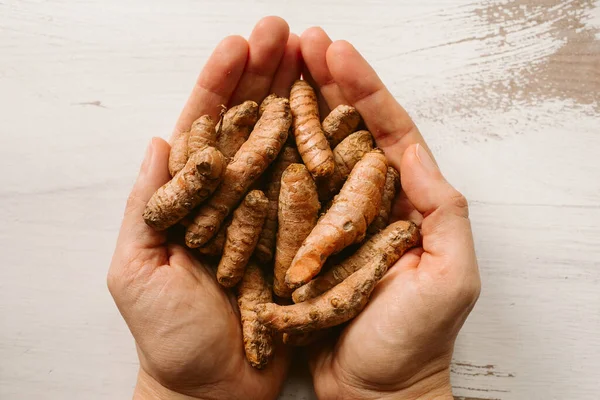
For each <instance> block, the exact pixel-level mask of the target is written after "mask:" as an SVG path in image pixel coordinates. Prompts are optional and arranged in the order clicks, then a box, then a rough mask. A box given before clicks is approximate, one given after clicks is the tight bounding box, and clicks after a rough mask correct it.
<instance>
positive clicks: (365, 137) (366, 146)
mask: <svg viewBox="0 0 600 400" xmlns="http://www.w3.org/2000/svg"><path fill="white" fill-rule="evenodd" d="M371 150H373V136H371V133H370V132H369V131H358V132H354V133H353V134H351V135H350V136H348V137H347V138H345V139H344V140H342V142H341V143H340V144H338V145H337V146H336V147H335V149H333V158H334V160H335V169H334V171H333V174H332V175H331V176H330V177H329V178H328V179H323V180H321V181H319V183H318V187H319V200H320V201H321V202H326V201H327V200H329V199H331V198H332V197H333V196H334V195H336V194H337V193H338V192H339V191H340V189H341V187H342V186H343V185H344V182H345V181H346V179H347V178H348V175H350V171H352V168H354V166H355V165H356V163H357V162H358V161H360V159H361V158H363V156H364V155H365V154H366V153H368V152H369V151H371Z"/></svg>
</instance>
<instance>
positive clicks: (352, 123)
mask: <svg viewBox="0 0 600 400" xmlns="http://www.w3.org/2000/svg"><path fill="white" fill-rule="evenodd" d="M358 124H360V114H359V113H358V111H357V110H356V108H354V107H352V106H348V105H345V104H340V105H339V106H337V107H336V108H334V109H333V110H332V111H331V112H330V113H329V115H328V116H327V117H325V119H324V120H323V132H325V137H326V138H327V141H328V142H329V145H330V146H331V148H332V149H333V148H334V147H335V146H337V145H338V144H339V143H341V141H342V140H344V139H345V138H346V137H347V136H348V135H350V134H351V133H352V132H354V131H355V130H356V128H357V127H358Z"/></svg>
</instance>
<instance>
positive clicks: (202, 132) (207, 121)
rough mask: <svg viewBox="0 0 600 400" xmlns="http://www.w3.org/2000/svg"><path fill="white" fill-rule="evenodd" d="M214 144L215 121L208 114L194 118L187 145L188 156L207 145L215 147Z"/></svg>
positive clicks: (215, 141)
mask: <svg viewBox="0 0 600 400" xmlns="http://www.w3.org/2000/svg"><path fill="white" fill-rule="evenodd" d="M216 145H217V133H216V132H215V121H213V119H212V118H211V117H210V115H203V116H201V117H200V118H198V119H197V120H195V121H194V123H192V127H191V128H190V135H189V137H188V147H187V149H188V150H187V151H188V156H191V155H192V154H194V153H196V152H197V151H202V150H204V149H205V148H207V147H216ZM221 153H223V152H221ZM223 155H224V154H223Z"/></svg>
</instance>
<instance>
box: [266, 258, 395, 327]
mask: <svg viewBox="0 0 600 400" xmlns="http://www.w3.org/2000/svg"><path fill="white" fill-rule="evenodd" d="M398 258H399V257H398ZM396 261H397V258H395V257H389V255H387V254H380V255H377V256H376V257H375V258H373V259H371V261H369V263H368V264H367V265H365V266H364V267H363V268H362V269H359V270H358V271H356V272H355V273H353V274H352V275H350V276H349V277H348V278H347V279H346V280H345V281H344V282H342V283H340V284H339V285H337V286H335V287H334V288H332V289H331V290H329V291H328V292H326V293H323V294H322V295H320V296H318V297H315V298H313V299H310V300H307V301H305V302H303V303H297V304H293V305H291V306H280V305H277V304H275V303H265V304H259V305H257V306H256V307H255V311H256V313H257V315H258V320H259V321H260V322H261V323H263V324H265V325H266V326H267V327H268V328H271V329H274V330H276V331H278V332H285V333H291V334H295V335H297V334H303V333H306V332H312V331H317V330H321V329H325V328H329V327H332V326H336V325H339V324H342V323H344V322H346V321H348V320H350V319H352V318H354V317H355V316H357V315H358V314H359V313H360V312H361V311H362V310H363V309H364V308H365V306H366V305H367V302H368V301H369V297H370V296H371V292H372V291H373V289H374V288H375V285H376V284H377V282H378V281H379V280H380V279H381V278H382V277H383V275H384V274H385V272H386V271H387V269H388V267H389V266H390V265H392V264H393V263H395V262H396Z"/></svg>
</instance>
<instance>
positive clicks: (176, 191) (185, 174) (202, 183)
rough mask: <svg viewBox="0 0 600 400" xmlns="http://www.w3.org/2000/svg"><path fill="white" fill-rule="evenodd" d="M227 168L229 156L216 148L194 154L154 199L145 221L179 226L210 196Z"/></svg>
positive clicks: (157, 225)
mask: <svg viewBox="0 0 600 400" xmlns="http://www.w3.org/2000/svg"><path fill="white" fill-rule="evenodd" d="M224 171H225V158H224V157H223V155H222V154H221V152H220V151H219V150H217V149H215V148H214V147H208V148H206V149H205V150H203V151H201V152H198V153H195V154H193V155H192V157H190V159H189V160H188V162H187V163H186V164H185V167H184V168H183V169H182V170H180V171H179V172H178V173H177V174H176V175H175V176H174V177H173V179H171V180H170V181H169V182H167V183H166V184H165V185H163V186H162V187H161V188H160V189H158V190H157V191H156V193H154V195H153V196H152V197H151V198H150V201H148V204H147V205H146V208H145V210H144V214H143V217H144V221H146V224H148V225H149V226H151V227H152V228H154V229H156V230H159V231H160V230H164V229H167V228H169V227H171V226H173V225H175V224H176V223H177V222H179V221H180V220H181V219H183V218H184V217H185V216H186V215H187V214H188V213H189V212H190V211H192V209H193V208H194V207H196V206H197V205H198V204H200V203H201V202H202V201H204V200H205V199H206V198H207V197H208V196H210V194H211V193H212V192H213V191H214V190H215V188H216V187H217V186H218V185H219V182H220V181H221V177H222V175H223V173H224Z"/></svg>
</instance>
